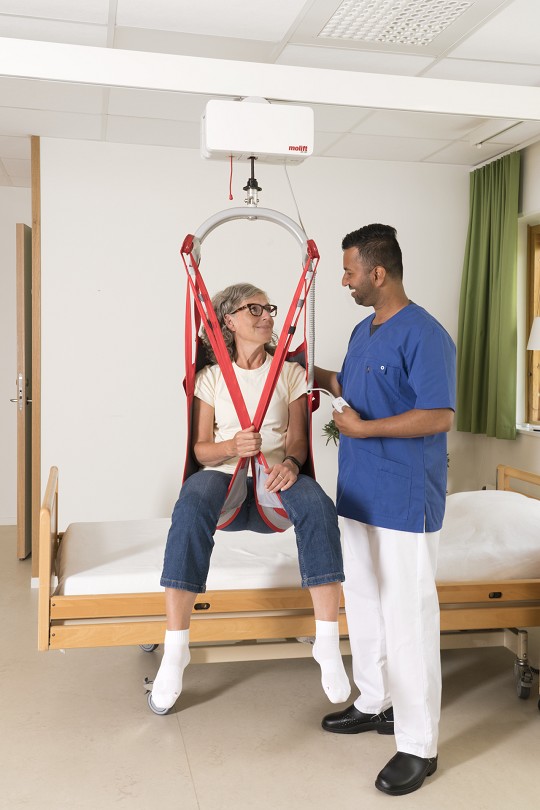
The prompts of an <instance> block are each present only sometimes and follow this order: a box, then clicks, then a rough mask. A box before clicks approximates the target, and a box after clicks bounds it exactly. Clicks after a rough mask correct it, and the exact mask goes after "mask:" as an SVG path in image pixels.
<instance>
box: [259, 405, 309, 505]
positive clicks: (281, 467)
mask: <svg viewBox="0 0 540 810" xmlns="http://www.w3.org/2000/svg"><path fill="white" fill-rule="evenodd" d="M307 454H308V435H307V406H306V396H305V394H304V395H303V396H301V397H299V398H298V399H295V400H294V402H291V403H290V405H289V424H288V426H287V440H286V443H285V458H284V460H283V461H282V462H281V463H279V464H274V465H273V466H272V467H268V469H266V470H265V472H266V473H267V474H268V480H267V482H266V485H265V487H266V489H267V490H268V491H269V492H279V491H280V490H281V489H290V487H292V485H293V484H294V482H295V481H296V479H297V478H298V474H299V472H300V469H299V467H298V464H299V465H300V466H303V464H304V461H305V460H306V458H307ZM287 456H294V458H295V459H296V460H297V461H298V464H296V463H295V462H294V461H293V460H292V459H290V458H286V457H287Z"/></svg>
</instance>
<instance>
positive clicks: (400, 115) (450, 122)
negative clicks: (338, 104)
mask: <svg viewBox="0 0 540 810" xmlns="http://www.w3.org/2000/svg"><path fill="white" fill-rule="evenodd" d="M483 120H484V119H483V118H472V117H470V116H465V115H439V114H437V113H416V112H402V111H399V112H398V111H393V110H375V111H374V112H373V114H372V115H370V116H369V117H368V118H367V119H366V120H365V121H363V122H362V123H360V124H359V125H358V126H356V127H355V128H354V130H353V132H358V133H360V134H363V135H390V136H393V137H396V136H399V137H404V138H441V139H442V140H450V139H452V138H463V137H465V136H467V135H468V134H469V133H470V132H471V131H472V130H473V129H475V127H477V126H479V125H480V124H482V122H483Z"/></svg>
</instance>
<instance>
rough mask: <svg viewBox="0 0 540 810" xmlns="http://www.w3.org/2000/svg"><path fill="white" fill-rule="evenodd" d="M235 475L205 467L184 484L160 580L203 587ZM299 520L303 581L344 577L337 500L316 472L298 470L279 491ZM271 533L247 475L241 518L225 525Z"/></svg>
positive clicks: (186, 588) (196, 590)
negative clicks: (314, 475)
mask: <svg viewBox="0 0 540 810" xmlns="http://www.w3.org/2000/svg"><path fill="white" fill-rule="evenodd" d="M231 478H232V476H231V475H228V474H227V473H223V472H219V471H218V470H203V471H200V472H197V473H195V474H194V475H191V476H190V477H189V478H188V479H187V480H186V481H185V482H184V484H183V486H182V489H181V490H180V495H179V497H178V500H177V502H176V506H175V507H174V511H173V514H172V523H171V528H170V530H169V535H168V537H167V546H166V548H165V560H164V563H163V573H162V576H161V585H163V586H164V587H165V588H177V589H179V590H184V591H191V592H192V593H204V591H205V590H206V578H207V576H208V569H209V568H210V557H211V555H212V550H213V548H214V532H215V531H216V526H217V522H218V518H219V514H220V512H221V508H222V506H223V504H224V502H225V497H226V495H227V489H228V487H229V483H230V481H231ZM280 495H281V500H282V502H283V506H284V508H285V510H286V512H287V514H288V516H289V520H290V521H291V523H292V524H293V526H294V531H295V534H296V545H297V548H298V563H299V567H300V574H301V578H302V587H303V588H311V587H313V586H315V585H325V584H327V583H329V582H343V580H344V579H345V576H344V574H343V558H342V555H341V541H340V533H339V527H338V520H337V514H336V509H335V506H334V504H333V503H332V501H331V499H330V498H329V497H328V495H326V493H325V492H324V490H323V489H322V488H321V487H320V486H319V484H317V482H316V481H314V480H313V478H310V477H309V476H307V475H299V476H298V478H297V480H296V481H295V483H294V484H293V486H292V487H291V488H290V489H289V490H285V491H284V492H281V493H280ZM243 529H249V530H250V531H253V532H260V533H263V534H271V533H272V532H273V529H271V528H270V527H269V526H268V525H267V524H266V523H265V522H264V520H263V519H262V518H261V516H260V515H259V512H258V510H257V506H256V504H255V499H254V496H253V481H252V479H251V478H248V494H247V498H246V500H245V501H244V503H243V505H242V508H241V510H240V512H239V513H238V515H237V516H236V518H235V519H234V520H233V522H232V523H230V524H229V525H228V526H227V527H226V528H225V529H223V531H229V532H231V531H232V532H234V531H241V530H243Z"/></svg>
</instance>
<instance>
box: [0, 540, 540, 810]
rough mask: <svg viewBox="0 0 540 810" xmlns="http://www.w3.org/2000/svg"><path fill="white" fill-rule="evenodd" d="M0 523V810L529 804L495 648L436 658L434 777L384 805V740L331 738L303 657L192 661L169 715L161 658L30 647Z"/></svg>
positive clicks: (539, 790) (509, 680)
mask: <svg viewBox="0 0 540 810" xmlns="http://www.w3.org/2000/svg"><path fill="white" fill-rule="evenodd" d="M29 578H30V564H29V561H25V562H22V563H21V562H18V561H17V560H16V558H15V530H14V528H13V527H7V528H0V605H1V608H2V611H1V615H2V630H1V639H0V642H1V649H2V655H1V658H0V672H1V675H2V681H1V683H2V689H1V690H0V718H1V719H0V722H1V731H0V763H1V773H2V778H1V779H0V807H1V808H5V809H6V810H16V808H30V810H34V809H35V810H67V808H69V809H70V810H110V808H116V807H126V808H129V810H154V809H155V808H158V807H164V808H165V807H167V808H174V809H175V810H176V808H178V809H179V810H195V809H197V810H233V809H234V810H289V808H294V810H318V808H321V810H322V808H324V810H330V808H339V810H371V808H379V807H384V806H389V805H392V807H394V804H399V805H400V806H401V807H414V808H415V810H417V809H418V810H423V809H424V808H425V809H426V810H427V808H429V810H434V808H437V810H446V808H465V809H466V810H484V808H485V810H508V809H509V808H513V807H514V806H516V807H517V806H518V805H520V806H523V807H527V806H528V807H534V806H537V804H538V797H539V795H540V767H539V764H540V712H539V711H538V708H537V702H538V696H537V694H536V692H537V683H536V682H535V684H534V690H533V696H532V697H531V698H530V700H528V701H523V700H518V698H517V697H516V696H515V692H514V685H513V677H512V656H511V654H510V653H509V652H508V651H506V650H503V649H491V650H487V649H483V650H482V649H481V650H467V651H465V650H457V651H445V652H444V653H443V667H444V669H443V672H444V694H443V723H442V734H441V744H440V749H439V762H440V764H439V770H438V771H437V773H436V774H435V775H434V776H433V777H430V778H429V779H428V780H426V783H425V784H424V786H423V787H422V789H421V790H420V791H418V792H416V793H413V794H411V795H409V796H404V797H401V798H399V799H398V798H391V797H388V796H385V795H384V794H382V793H379V792H378V791H377V790H375V788H374V787H373V782H374V779H375V777H376V775H377V773H378V771H379V770H380V768H381V767H382V766H383V765H384V764H385V763H386V761H387V760H388V759H389V758H390V757H391V756H392V755H393V753H394V748H393V738H392V737H384V736H380V735H377V734H374V733H367V734H363V735H357V736H352V737H349V736H341V735H332V734H327V733H325V732H323V731H322V729H321V728H320V725H319V723H320V718H321V717H322V715H323V714H325V713H326V712H327V711H333V710H334V707H332V706H331V704H329V703H327V701H326V699H325V698H324V696H323V694H322V691H321V688H320V684H319V678H318V674H317V672H318V668H317V666H316V665H315V664H314V662H312V661H311V660H309V659H301V660H295V661H275V662H257V663H238V664H206V665H204V664H199V665H191V666H190V667H188V669H187V670H186V674H185V678H184V694H183V695H182V697H181V699H180V701H179V703H178V706H177V709H176V710H175V712H174V713H173V714H170V715H167V716H165V717H158V716H156V715H154V714H152V713H151V712H150V710H149V709H148V706H147V703H146V698H145V694H144V691H143V688H142V681H143V678H144V676H145V675H148V676H152V675H153V674H154V672H155V670H156V669H157V662H158V660H159V651H156V652H154V653H144V652H142V651H141V650H140V649H139V648H113V649H103V650H68V651H67V652H66V653H65V654H64V653H61V652H48V653H38V652H37V649H36V646H37V645H36V602H37V593H36V592H35V591H31V589H30V587H29Z"/></svg>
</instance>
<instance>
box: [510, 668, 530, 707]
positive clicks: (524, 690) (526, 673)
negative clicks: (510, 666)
mask: <svg viewBox="0 0 540 810" xmlns="http://www.w3.org/2000/svg"><path fill="white" fill-rule="evenodd" d="M514 683H515V687H516V694H517V696H518V698H519V699H520V700H527V699H528V698H529V697H530V695H531V684H532V672H531V669H530V667H529V666H527V665H524V664H520V663H519V661H514Z"/></svg>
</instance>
